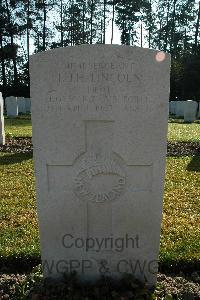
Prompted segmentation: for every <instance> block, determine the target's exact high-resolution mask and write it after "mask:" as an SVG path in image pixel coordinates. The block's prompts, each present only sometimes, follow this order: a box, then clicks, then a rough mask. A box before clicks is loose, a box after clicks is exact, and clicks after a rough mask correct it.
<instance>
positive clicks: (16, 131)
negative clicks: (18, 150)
mask: <svg viewBox="0 0 200 300" xmlns="http://www.w3.org/2000/svg"><path fill="white" fill-rule="evenodd" d="M5 133H6V136H13V137H31V136H32V126H31V116H30V115H21V116H19V117H17V118H14V119H11V118H5Z"/></svg>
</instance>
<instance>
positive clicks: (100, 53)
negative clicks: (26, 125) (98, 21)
mask: <svg viewBox="0 0 200 300" xmlns="http://www.w3.org/2000/svg"><path fill="white" fill-rule="evenodd" d="M169 67H170V58H169V55H168V54H164V53H163V52H158V51H154V50H149V49H142V48H138V47H130V46H117V45H115V46H111V45H82V46H75V47H67V48H60V49H55V50H52V51H46V52H43V53H39V54H37V55H34V56H32V57H31V66H30V71H31V99H32V124H33V144H34V160H35V174H36V186H37V202H38V204H37V207H38V216H39V224H40V235H41V250H42V260H43V266H44V273H45V276H52V277H57V276H61V274H62V273H63V272H69V271H72V270H76V271H77V272H78V273H79V274H80V275H81V276H82V278H87V279H91V280H92V279H93V280H94V279H96V278H98V277H99V276H100V275H102V274H105V275H111V276H121V275H122V273H123V272H126V273H133V274H134V275H135V276H136V277H137V278H139V279H142V280H145V279H144V278H145V277H146V278H147V280H148V283H149V284H150V285H152V284H154V283H155V280H156V269H157V259H158V251H159V240H160V224H161V217H162V195H163V182H164V169H165V155H166V135H167V120H168V93H169ZM48 267H49V268H50V269H48ZM140 268H141V269H140ZM141 270H142V271H141Z"/></svg>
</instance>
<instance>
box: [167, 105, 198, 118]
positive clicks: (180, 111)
mask: <svg viewBox="0 0 200 300" xmlns="http://www.w3.org/2000/svg"><path fill="white" fill-rule="evenodd" d="M169 113H170V114H172V115H175V116H176V117H184V121H185V122H194V121H195V120H196V119H198V118H200V102H199V103H198V102H196V101H193V100H187V101H170V103H169Z"/></svg>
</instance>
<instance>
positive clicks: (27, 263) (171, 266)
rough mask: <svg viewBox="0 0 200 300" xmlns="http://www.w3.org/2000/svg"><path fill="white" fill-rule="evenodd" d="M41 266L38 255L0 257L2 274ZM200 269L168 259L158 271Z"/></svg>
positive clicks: (197, 263) (198, 264) (193, 263)
mask: <svg viewBox="0 0 200 300" xmlns="http://www.w3.org/2000/svg"><path fill="white" fill-rule="evenodd" d="M39 264H41V258H40V256H39V255H38V256H37V255H33V256H31V255H21V256H18V257H14V256H8V257H3V256H1V257H0V272H2V273H5V274H11V273H19V274H23V273H28V272H30V271H31V270H32V269H33V268H34V267H36V266H38V265H39ZM199 269H200V261H199V260H194V261H190V260H189V261H185V260H181V261H176V260H173V259H172V260H171V259H168V260H166V261H160V262H159V268H158V271H159V272H162V273H166V274H167V273H168V274H172V273H173V274H180V272H183V273H184V274H187V275H191V274H192V273H193V272H195V271H198V270H199Z"/></svg>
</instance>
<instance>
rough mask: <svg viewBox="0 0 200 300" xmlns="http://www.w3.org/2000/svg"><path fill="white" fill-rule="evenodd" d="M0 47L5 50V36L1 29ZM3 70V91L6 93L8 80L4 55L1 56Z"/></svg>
mask: <svg viewBox="0 0 200 300" xmlns="http://www.w3.org/2000/svg"><path fill="white" fill-rule="evenodd" d="M0 47H1V50H2V51H3V38H2V34H1V31H0ZM1 70H2V82H3V93H4V92H5V90H6V86H7V81H6V67H5V61H4V58H3V57H1Z"/></svg>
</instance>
